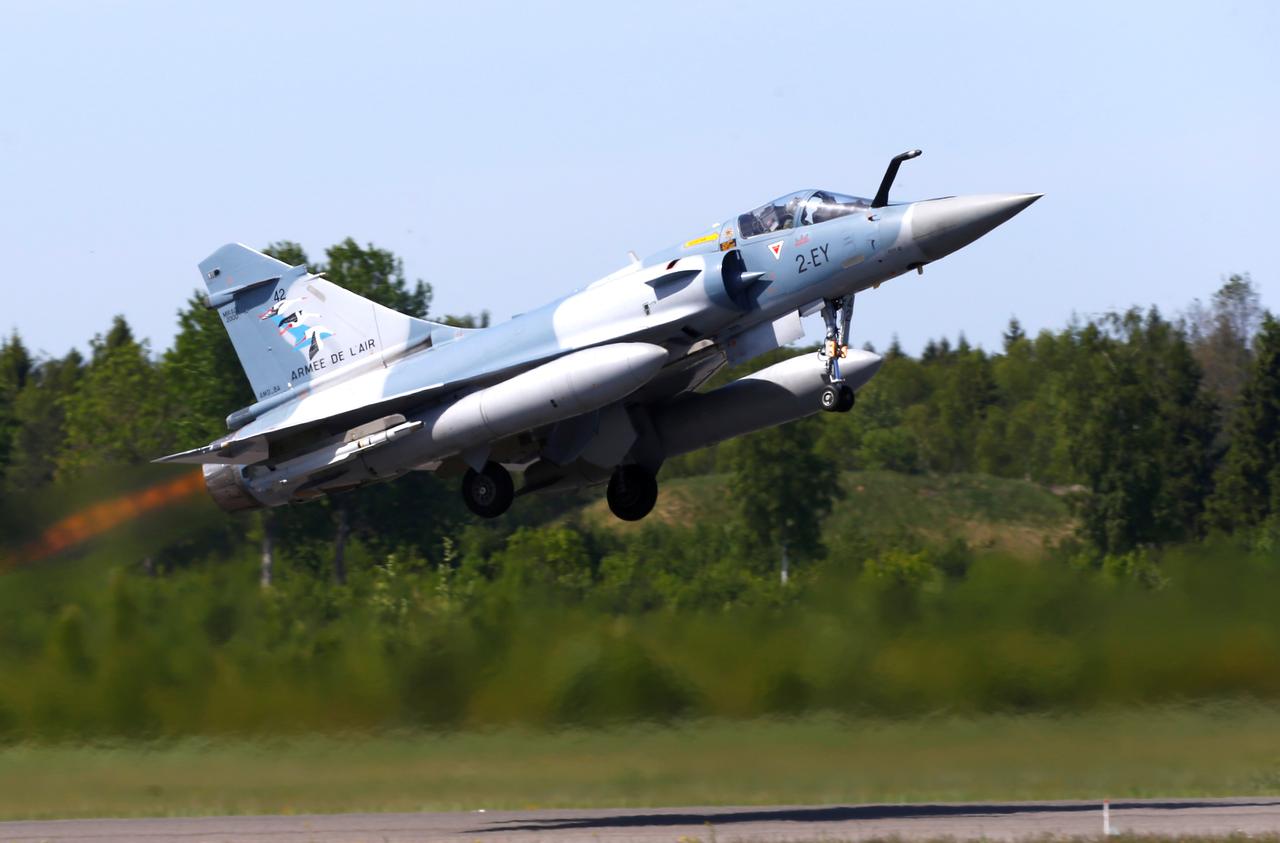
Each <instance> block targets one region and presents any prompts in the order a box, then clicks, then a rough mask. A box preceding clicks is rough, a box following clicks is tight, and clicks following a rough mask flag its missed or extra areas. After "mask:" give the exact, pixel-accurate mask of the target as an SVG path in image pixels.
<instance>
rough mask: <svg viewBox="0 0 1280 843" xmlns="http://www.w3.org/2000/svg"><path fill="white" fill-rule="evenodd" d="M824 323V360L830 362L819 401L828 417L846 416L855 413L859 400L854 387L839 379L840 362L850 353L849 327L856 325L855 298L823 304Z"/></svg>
mask: <svg viewBox="0 0 1280 843" xmlns="http://www.w3.org/2000/svg"><path fill="white" fill-rule="evenodd" d="M822 321H823V322H825V323H826V325H827V339H826V342H824V343H823V344H822V356H823V357H825V358H826V361H827V385H826V387H824V388H823V390H822V393H821V394H820V395H819V396H818V400H819V401H820V402H821V404H822V409H823V410H825V411H826V412H828V413H847V412H849V411H850V410H852V409H853V405H854V401H855V400H856V396H855V395H854V392H853V387H851V386H849V385H848V384H847V383H845V382H844V379H843V378H841V377H840V361H841V360H843V359H844V358H845V357H846V356H848V353H849V323H850V322H852V321H853V296H852V295H849V296H845V297H844V298H839V299H827V300H825V301H824V302H823V303H822Z"/></svg>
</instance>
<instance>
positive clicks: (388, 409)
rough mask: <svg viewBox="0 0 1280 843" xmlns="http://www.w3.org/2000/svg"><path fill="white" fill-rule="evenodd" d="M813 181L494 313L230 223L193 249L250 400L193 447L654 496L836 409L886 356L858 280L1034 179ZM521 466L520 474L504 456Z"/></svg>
mask: <svg viewBox="0 0 1280 843" xmlns="http://www.w3.org/2000/svg"><path fill="white" fill-rule="evenodd" d="M919 154H920V151H919V150H912V151H910V152H905V153H903V154H901V155H899V156H897V157H895V158H894V159H893V160H892V161H891V162H890V164H889V167H888V169H887V170H886V172H885V174H884V178H883V180H882V181H881V183H880V188H879V191H878V192H877V193H876V196H875V198H874V199H870V200H868V199H861V198H857V197H853V196H844V195H841V194H838V193H831V192H828V191H824V190H801V191H797V192H795V193H791V194H788V195H786V196H783V197H782V198H780V199H776V200H774V201H772V202H768V203H766V204H764V205H761V206H760V207H758V208H755V209H753V210H750V211H747V212H746V213H743V214H739V215H737V216H734V217H732V218H730V219H728V220H726V221H725V222H722V223H719V224H717V225H715V226H713V227H712V228H711V229H710V230H709V231H707V232H705V233H702V234H698V235H696V236H694V237H692V238H690V239H688V240H687V241H685V242H683V243H681V244H679V245H676V246H672V247H671V248H669V249H665V250H663V251H660V252H658V253H656V254H654V255H651V256H649V257H648V258H645V259H644V260H639V259H636V258H635V256H634V255H633V256H632V262H631V263H630V265H628V266H626V267H624V268H622V269H620V270H618V271H617V272H615V273H613V274H611V275H609V276H607V277H605V278H602V279H600V280H599V281H596V282H595V283H593V284H590V285H588V286H587V287H585V288H584V289H580V290H577V291H575V292H573V293H570V294H569V295H567V296H564V297H562V298H559V299H556V300H555V301H552V302H550V303H549V304H547V305H544V306H543V307H540V308H538V309H537V310H533V311H530V312H528V313H524V314H521V315H519V316H516V317H515V318H513V319H511V320H510V321H508V322H505V323H503V324H500V325H496V326H494V327H490V328H484V329H481V330H467V329H462V328H455V327H451V326H449V325H443V324H439V323H436V322H430V321H427V320H423V319H416V318H413V317H411V316H407V315H405V314H402V313H397V312H396V311H394V310H391V309H389V308H386V307H383V306H381V305H379V304H376V303H374V302H372V301H369V300H367V299H364V298H362V297H360V296H358V295H355V294H354V293H351V292H349V291H347V290H344V289H342V288H341V287H339V286H337V285H335V284H333V283H332V282H330V281H328V280H326V279H324V278H323V277H321V276H319V275H314V274H312V273H310V272H308V271H307V268H306V267H305V266H295V267H290V266H288V265H286V264H284V263H282V262H281V261H278V260H275V259H274V258H271V257H268V256H266V255H264V254H262V253H260V252H257V251H255V250H253V249H250V248H248V247H247V246H242V245H239V244H230V245H227V246H223V247H222V248H221V249H218V250H217V251H216V252H214V253H213V254H212V255H210V256H209V257H208V258H206V259H205V260H204V261H203V262H201V264H200V272H201V275H202V276H203V277H204V281H205V284H206V285H207V287H208V291H209V306H210V307H212V308H215V309H217V311H218V313H219V314H220V315H221V317H222V321H223V323H224V324H225V325H226V328H227V332H228V334H229V335H230V337H231V341H232V344H233V345H234V346H235V350H236V354H237V355H238V356H239V358H240V363H241V365H242V366H243V367H244V371H245V374H246V375H247V376H248V378H249V382H250V384H251V385H252V386H253V390H254V392H255V393H256V395H257V401H256V402H255V403H254V404H252V405H250V406H248V407H245V408H243V409H240V410H237V411H235V412H234V413H232V414H231V415H230V416H228V418H227V427H228V428H229V430H230V431H231V432H230V433H229V435H227V436H225V437H222V438H220V439H218V440H216V441H214V442H212V443H210V444H208V445H205V446H203V447H200V448H196V449H194V450H191V451H185V452H183V453H179V454H173V455H171V456H167V457H163V458H162V459H160V460H157V461H158V462H179V463H197V464H202V465H203V466H204V475H205V482H206V484H207V486H208V489H209V492H210V494H211V495H212V496H213V499H214V500H215V501H216V502H217V503H218V505H219V506H221V507H223V508H224V509H227V510H242V509H254V508H259V507H268V506H280V505H282V504H287V503H293V502H296V501H305V500H310V499H314V498H317V497H320V496H323V495H326V494H330V493H333V492H339V491H342V490H346V489H351V488H354V487H357V486H362V485H365V484H367V483H373V482H377V481H381V480H388V479H391V478H394V477H397V476H400V475H402V474H405V473H406V472H409V471H419V470H426V471H439V472H441V473H447V474H454V475H460V476H461V486H462V496H463V499H464V501H465V502H466V504H467V506H468V507H469V508H470V509H471V511H473V512H475V513H476V514H477V515H481V516H485V517H495V516H498V515H501V514H502V513H503V512H505V511H506V510H507V508H508V507H509V506H510V505H511V503H512V500H513V498H514V497H515V496H517V495H520V494H524V493H525V492H533V491H539V490H547V489H562V488H574V487H580V486H586V485H594V484H601V483H606V482H607V484H608V487H607V489H608V490H607V498H608V502H609V507H610V509H612V510H613V512H614V514H615V515H617V516H618V517H619V518H623V519H626V520H637V519H640V518H643V517H644V516H645V515H646V514H648V512H649V511H650V510H651V509H652V508H653V505H654V503H655V501H656V500H657V496H658V484H657V481H656V479H655V477H656V474H657V471H658V469H659V467H660V466H661V465H662V463H663V461H664V460H666V459H668V458H670V457H673V456H676V455H678V454H683V453H686V452H689V451H693V450H696V449H698V448H703V447H706V446H708V445H711V444H713V443H716V442H720V441H722V440H725V439H728V438H730V437H734V436H740V435H742V434H744V433H750V432H752V431H755V430H761V429H763V428H767V427H772V426H774V425H779V424H784V423H786V422H789V421H793V420H795V419H798V418H801V417H804V416H808V415H810V414H812V413H815V412H818V411H819V410H826V411H830V412H846V411H848V410H849V409H851V408H852V407H853V404H854V392H855V390H857V389H858V388H859V387H861V386H862V385H863V384H865V383H866V382H867V381H868V380H869V379H870V378H871V377H872V375H874V374H875V372H876V370H877V369H878V368H879V367H880V363H881V359H880V357H879V356H877V355H876V354H874V353H872V352H869V351H863V350H857V349H851V348H849V336H850V320H851V317H852V314H853V301H854V296H855V295H856V294H857V293H860V292H862V291H864V290H867V289H871V288H876V287H879V286H880V284H882V283H884V282H885V281H887V280H889V279H891V278H893V277H895V276H898V275H901V274H903V273H906V272H909V271H911V270H917V271H920V272H923V268H924V266H925V265H926V264H928V263H931V262H933V261H936V260H938V259H939V258H942V257H944V256H946V255H948V254H950V253H951V252H954V251H956V250H957V249H959V248H961V247H963V246H965V245H967V244H969V243H971V242H973V241H974V240H976V239H977V238H979V237H981V236H982V235H983V234H986V233H987V232H988V231H991V230H992V229H993V228H995V227H996V226H998V225H1000V224H1001V223H1003V222H1005V221H1006V220H1008V219H1009V218H1011V217H1013V216H1014V215H1015V214H1017V213H1018V212H1019V211H1021V210H1022V209H1024V208H1026V207H1027V206H1028V205H1030V204H1031V203H1032V202H1034V201H1035V200H1036V199H1038V198H1039V197H1040V195H1039V194H993V195H983V196H952V197H945V198H940V199H929V200H925V201H920V202H906V203H894V202H890V201H889V189H890V187H891V186H892V184H893V181H894V179H895V177H896V175H897V172H898V168H899V166H900V165H901V164H902V162H903V161H905V160H908V159H910V158H914V157H915V156H917V155H919ZM813 313H821V314H822V317H823V319H824V320H825V324H826V341H825V343H824V344H823V346H822V348H821V350H820V351H818V352H817V353H813V354H803V355H800V356H798V357H793V358H791V359H788V360H785V361H783V362H781V363H777V364H775V365H773V366H770V367H768V368H766V369H763V370H761V371H759V372H756V373H755V374H752V375H749V376H747V377H744V378H741V379H739V380H737V381H734V382H732V383H730V384H728V385H726V386H723V387H721V388H719V389H715V390H712V391H710V392H697V391H696V390H697V389H698V387H699V386H701V385H702V384H703V383H705V382H706V381H707V379H708V378H710V377H711V376H712V375H713V374H715V372H716V371H717V370H719V369H720V368H721V367H722V366H724V365H726V364H737V363H741V362H743V361H746V360H749V359H751V358H753V357H756V356H757V355H760V354H763V353H764V352H767V351H770V350H772V349H775V348H779V347H781V346H784V345H786V344H787V343H790V342H792V341H794V340H797V339H799V338H800V337H801V336H802V334H803V331H802V328H801V323H800V320H801V317H802V316H807V315H810V314H813ZM512 468H514V469H522V470H523V481H522V485H521V487H520V489H519V490H517V489H516V488H515V484H514V482H513V481H512V477H511V474H510V471H509V469H512Z"/></svg>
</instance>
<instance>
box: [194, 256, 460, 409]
mask: <svg viewBox="0 0 1280 843" xmlns="http://www.w3.org/2000/svg"><path fill="white" fill-rule="evenodd" d="M200 274H201V275H202V276H203V278H204V282H205V285H206V286H207V287H208V290H209V305H210V307H213V308H216V309H217V310H218V313H219V314H220V315H221V316H222V322H223V324H224V325H225V326H226V328H227V333H228V335H230V337H231V344H232V345H233V346H234V347H235V350H236V355H237V356H239V358H240V365H241V366H242V367H243V368H244V373H245V375H246V376H247V377H248V378H249V383H250V385H251V386H252V387H253V391H254V394H255V395H256V396H257V398H258V400H259V401H261V400H263V399H265V398H270V397H272V396H274V395H279V394H280V393H283V392H287V391H289V390H293V389H298V388H300V387H306V386H308V385H309V384H310V383H311V382H312V381H314V380H317V379H318V378H321V377H326V379H327V376H328V375H330V374H331V373H335V372H338V371H340V370H343V369H353V370H354V369H357V368H358V369H361V370H363V369H366V368H370V367H374V366H377V365H385V364H386V362H387V361H388V360H390V359H392V358H394V357H398V356H400V355H401V354H403V353H404V352H405V351H407V350H409V349H412V348H417V347H421V346H430V345H431V344H432V342H433V340H434V341H435V342H436V343H439V342H441V341H442V340H444V339H448V338H452V337H454V336H459V335H461V333H462V331H461V329H455V328H450V327H448V326H443V325H438V324H436V323H434V322H428V321H426V320H423V319H415V318H414V317H412V316H406V315H405V314H403V313H398V312H396V311H394V310H392V309H390V308H388V307H383V306H382V305H380V304H377V303H376V302H372V301H369V300H368V299H366V298H363V297H361V296H358V295H356V294H355V293H352V292H349V291H347V290H344V289H342V288H341V287H339V286H338V285H336V284H334V283H332V282H330V281H327V280H325V279H324V278H321V277H320V276H318V275H312V274H311V273H310V272H308V271H307V268H306V267H305V266H295V267H290V266H289V265H288V264H286V263H284V262H282V261H278V260H276V259H275V258H273V257H269V256H267V255H264V254H262V253H261V252H259V251H256V250H254V249H250V248H249V247H248V246H244V245H241V244H239V243H230V244H228V245H226V246H223V247H222V248H221V249H218V251H216V252H214V253H213V254H212V255H210V256H209V257H207V258H205V259H204V260H203V261H201V262H200Z"/></svg>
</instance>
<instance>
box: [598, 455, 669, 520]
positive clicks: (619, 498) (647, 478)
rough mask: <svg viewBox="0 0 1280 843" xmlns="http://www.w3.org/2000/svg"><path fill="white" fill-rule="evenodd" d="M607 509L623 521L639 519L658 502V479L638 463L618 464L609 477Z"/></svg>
mask: <svg viewBox="0 0 1280 843" xmlns="http://www.w3.org/2000/svg"><path fill="white" fill-rule="evenodd" d="M606 497H607V498H608V500H609V509H611V510H612V511H613V514H614V515H616V516H618V517H619V518H621V519H622V520H623V521H639V520H640V519H641V518H644V517H645V516H646V515H648V514H649V513H650V511H652V510H653V505H654V504H655V503H657V502H658V480H657V478H655V477H654V476H653V472H651V471H649V469H647V468H645V467H643V466H639V465H620V466H618V467H617V468H616V469H614V472H613V476H612V477H610V478H609V491H608V492H607V493H606Z"/></svg>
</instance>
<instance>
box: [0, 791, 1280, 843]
mask: <svg viewBox="0 0 1280 843" xmlns="http://www.w3.org/2000/svg"><path fill="white" fill-rule="evenodd" d="M1111 825H1112V828H1113V829H1115V830H1117V831H1124V832H1138V833H1148V834H1149V833H1155V832H1164V833H1173V834H1191V833H1215V834H1230V833H1233V832H1235V833H1246V834H1258V833H1265V832H1271V833H1273V834H1280V798H1250V799H1164V800H1159V799H1148V800H1133V801H1124V802H1113V803H1112V804H1111ZM1051 834H1052V835H1059V836H1064V835H1071V836H1084V835H1088V836H1098V837H1100V836H1101V835H1102V804H1101V803H1100V802H1010V803H990V802H981V803H979V802H975V803H936V804H921V805H829V806H795V807H749V808H655V809H630V810H540V811H488V812H480V811H475V812H457V813H439V814H329V815H311V816H288V817H276V816H272V817H191V818H163V819H160V818H158V819H138V820H49V821H40V822H34V821H33V822H4V823H0V840H6V841H7V840H31V841H55V840H75V841H125V840H129V841H133V840H139V841H148V843H150V842H151V841H166V840H174V841H183V842H184V843H192V841H195V842H196V843H201V841H233V840H234V841H240V840H245V841H263V840H297V841H323V843H332V841H410V840H412V841H449V843H458V841H481V843H508V841H522V842H523V841H529V842H530V843H548V841H559V840H567V841H597V840H598V841H609V843H622V842H623V841H643V843H656V841H671V842H672V843H675V842H676V841H683V843H691V841H695V840H697V841H702V843H712V841H715V843H731V841H815V843H816V841H823V843H836V841H845V840H867V839H870V838H877V837H881V838H882V837H889V836H896V837H898V838H900V839H904V840H912V839H921V838H930V837H942V836H950V837H954V838H957V839H966V838H969V839H972V838H979V837H981V838H985V839H988V840H1020V839H1024V838H1029V837H1044V836H1047V835H1051Z"/></svg>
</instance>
